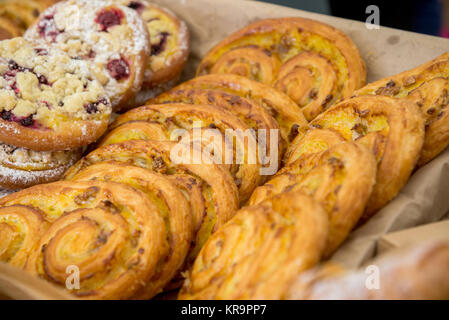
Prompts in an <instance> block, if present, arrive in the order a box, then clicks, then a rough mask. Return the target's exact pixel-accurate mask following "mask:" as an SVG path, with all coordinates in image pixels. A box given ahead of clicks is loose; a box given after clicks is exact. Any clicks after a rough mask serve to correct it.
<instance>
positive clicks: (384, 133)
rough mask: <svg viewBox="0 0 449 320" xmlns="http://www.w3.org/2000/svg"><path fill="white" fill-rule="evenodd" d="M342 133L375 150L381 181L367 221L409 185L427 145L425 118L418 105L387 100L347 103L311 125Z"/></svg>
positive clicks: (373, 98)
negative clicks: (421, 153) (425, 142)
mask: <svg viewBox="0 0 449 320" xmlns="http://www.w3.org/2000/svg"><path fill="white" fill-rule="evenodd" d="M310 127H311V128H320V129H321V128H325V129H331V130H335V131H338V132H339V133H340V135H341V136H342V137H343V138H344V139H346V140H348V141H355V142H356V143H357V144H361V145H364V146H366V147H367V148H368V149H370V150H372V152H373V154H374V155H375V158H376V160H377V163H378V166H377V178H376V185H375V186H374V190H373V193H372V195H371V198H370V200H369V201H368V204H367V208H366V211H365V214H364V216H363V221H366V220H367V219H368V218H370V217H371V216H372V215H373V214H375V213H376V212H377V211H378V210H379V209H381V208H382V207H384V206H385V205H386V204H387V203H388V202H389V201H390V200H391V199H393V198H394V197H395V196H396V195H397V194H398V192H399V191H400V190H401V189H402V187H403V186H404V185H405V184H406V182H407V181H408V179H409V177H410V175H411V173H412V172H413V169H414V168H415V166H416V162H417V161H418V158H419V154H420V152H421V148H422V145H423V142H424V116H423V114H422V112H421V110H419V108H418V107H417V105H416V104H415V103H412V102H409V101H406V100H400V99H394V98H389V97H383V96H364V97H357V98H352V99H348V100H345V101H343V102H341V103H339V104H337V105H335V106H333V107H332V108H330V109H329V110H328V111H326V112H325V113H323V114H321V115H320V116H318V117H317V118H316V119H315V120H314V121H313V122H311V123H310Z"/></svg>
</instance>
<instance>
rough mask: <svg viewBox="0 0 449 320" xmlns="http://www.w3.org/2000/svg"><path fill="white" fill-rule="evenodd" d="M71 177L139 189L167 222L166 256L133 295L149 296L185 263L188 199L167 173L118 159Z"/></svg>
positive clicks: (189, 219) (188, 237)
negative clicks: (156, 171)
mask: <svg viewBox="0 0 449 320" xmlns="http://www.w3.org/2000/svg"><path fill="white" fill-rule="evenodd" d="M71 180H72V181H105V182H118V183H122V184H126V185H128V186H131V187H133V188H135V189H137V190H140V191H142V192H143V193H144V194H145V195H147V197H148V198H149V199H150V200H151V201H152V202H153V203H154V204H155V205H156V207H157V208H158V209H159V212H160V213H161V216H162V217H163V219H164V222H165V225H166V226H167V232H166V242H167V243H168V246H169V249H168V252H169V253H168V256H166V257H165V258H164V259H163V260H161V261H160V262H159V264H158V266H157V268H156V270H157V272H156V273H155V274H154V275H153V276H152V277H151V278H150V279H149V280H148V281H147V283H146V286H145V287H143V288H142V289H140V290H139V291H137V292H136V293H135V294H134V296H133V297H134V298H139V299H150V298H152V297H154V296H155V295H156V294H158V293H159V292H161V291H162V289H163V288H164V287H165V286H166V285H167V283H168V282H169V281H170V280H171V279H172V278H173V277H174V276H175V275H176V274H177V273H178V271H179V270H180V269H181V267H182V266H183V265H184V260H185V258H186V256H187V253H188V250H189V248H190V243H191V241H192V236H193V226H192V216H191V212H190V207H189V203H188V202H187V200H186V198H185V197H184V195H183V194H182V193H181V191H180V190H178V189H177V187H176V184H174V183H173V182H172V181H171V180H170V179H168V178H167V177H166V176H163V175H160V174H157V173H154V172H151V171H149V170H146V169H143V168H139V167H136V166H131V165H127V164H124V163H120V162H103V163H98V164H94V165H92V166H89V167H87V168H86V169H84V170H82V171H80V172H79V173H78V174H77V175H76V176H74V177H73V178H72V179H71Z"/></svg>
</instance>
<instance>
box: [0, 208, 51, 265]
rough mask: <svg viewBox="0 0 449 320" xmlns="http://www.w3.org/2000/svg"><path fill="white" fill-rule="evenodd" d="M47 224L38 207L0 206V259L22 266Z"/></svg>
mask: <svg viewBox="0 0 449 320" xmlns="http://www.w3.org/2000/svg"><path fill="white" fill-rule="evenodd" d="M49 225H50V224H49V223H48V222H47V221H45V219H44V217H43V216H42V214H41V212H40V210H39V209H34V208H30V207H26V206H20V205H16V206H10V207H5V208H0V261H1V262H6V263H9V264H11V265H13V266H15V267H17V268H24V267H25V264H26V262H27V259H28V256H29V255H30V254H31V252H33V250H35V249H36V246H37V244H38V241H39V240H40V238H41V237H42V235H43V234H44V232H45V231H46V230H47V229H48V227H49Z"/></svg>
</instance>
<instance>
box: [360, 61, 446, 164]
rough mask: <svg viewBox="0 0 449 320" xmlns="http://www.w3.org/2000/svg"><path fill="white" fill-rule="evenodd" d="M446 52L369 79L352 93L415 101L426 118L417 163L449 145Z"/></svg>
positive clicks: (426, 160) (432, 157)
mask: <svg viewBox="0 0 449 320" xmlns="http://www.w3.org/2000/svg"><path fill="white" fill-rule="evenodd" d="M448 70H449V52H448V53H445V54H443V55H441V56H439V57H437V58H435V59H433V60H431V61H429V62H426V63H424V64H422V65H420V66H418V67H416V68H414V69H411V70H408V71H405V72H402V73H399V74H397V75H395V76H392V77H388V78H385V79H381V80H378V81H376V82H373V83H370V84H368V85H367V86H365V87H363V88H362V89H360V90H358V91H357V92H356V93H355V94H356V95H357V96H361V95H384V96H390V97H395V98H406V99H407V100H410V101H413V102H415V103H417V104H418V105H419V106H420V108H421V110H422V111H423V113H424V116H425V118H426V137H425V141H424V146H423V149H422V152H421V156H420V159H419V162H418V166H423V165H425V164H426V163H428V162H429V161H431V160H433V159H434V158H435V157H436V156H438V155H439V154H440V153H441V152H442V151H443V150H444V149H445V148H446V147H447V146H448V145H449V112H448V109H447V106H448V104H449V71H448Z"/></svg>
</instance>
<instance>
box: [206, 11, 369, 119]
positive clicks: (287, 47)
mask: <svg viewBox="0 0 449 320" xmlns="http://www.w3.org/2000/svg"><path fill="white" fill-rule="evenodd" d="M209 73H211V74H225V73H231V74H237V75H241V76H245V77H248V78H250V79H252V80H255V81H259V82H261V83H264V84H266V85H269V86H273V87H274V88H276V89H278V90H280V91H282V92H284V93H286V94H287V95H288V96H289V97H290V98H292V99H293V100H294V101H295V102H296V103H297V104H298V105H299V106H300V107H301V109H302V110H303V112H304V115H305V117H306V118H307V120H309V121H311V120H313V119H314V118H315V117H316V116H317V115H319V114H320V113H322V112H323V111H324V110H326V109H327V108H328V107H330V106H331V105H333V104H334V103H336V102H338V101H340V100H343V99H346V98H349V97H350V96H351V95H352V93H353V92H354V91H355V90H357V89H359V88H360V87H362V86H363V85H364V84H365V81H366V68H365V63H364V62H363V60H362V57H361V55H360V53H359V51H358V49H357V47H356V46H355V44H354V43H353V42H352V40H351V39H350V38H349V37H348V36H346V35H345V34H344V33H343V32H341V31H339V30H337V29H335V28H333V27H331V26H329V25H326V24H323V23H320V22H318V21H314V20H309V19H303V18H280V19H266V20H261V21H258V22H255V23H252V24H250V25H249V26H247V27H245V28H243V29H241V30H239V31H237V32H235V33H234V34H232V35H230V36H229V37H228V38H226V39H225V40H223V41H222V42H220V43H219V44H218V45H216V46H215V47H214V48H213V49H212V50H211V51H209V53H208V54H207V55H206V57H204V59H203V60H202V62H201V63H200V65H199V67H198V70H197V75H204V74H209Z"/></svg>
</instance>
